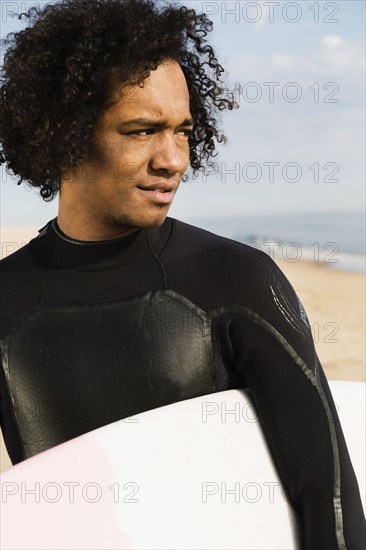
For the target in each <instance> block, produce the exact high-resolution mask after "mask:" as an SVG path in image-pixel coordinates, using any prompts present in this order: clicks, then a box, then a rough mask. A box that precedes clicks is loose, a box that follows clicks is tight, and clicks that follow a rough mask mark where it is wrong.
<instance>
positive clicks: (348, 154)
mask: <svg viewBox="0 0 366 550" xmlns="http://www.w3.org/2000/svg"><path fill="white" fill-rule="evenodd" d="M48 3H54V2H48ZM164 3H167V2H164ZM177 3H180V4H182V5H187V6H189V7H191V8H194V9H195V10H197V11H199V12H205V13H206V14H207V16H208V17H209V18H210V19H211V20H212V21H213V23H214V28H213V32H212V33H211V37H210V38H209V41H210V43H211V44H212V45H213V46H214V48H215V51H216V54H217V57H218V60H219V62H220V64H221V65H222V66H223V67H224V69H225V72H224V73H223V75H222V80H223V82H224V83H225V94H227V95H228V96H229V94H231V97H232V96H234V97H235V99H236V101H237V102H238V103H239V105H240V108H239V109H238V110H234V111H232V112H225V113H224V114H223V116H222V128H223V130H224V132H225V134H226V136H227V138H228V141H227V144H226V145H221V146H219V149H218V150H219V155H218V156H217V157H216V162H215V165H214V166H213V167H212V168H211V169H210V170H205V171H204V172H203V173H200V174H198V175H197V176H196V177H195V178H193V177H192V174H191V173H190V172H188V173H189V175H190V178H189V180H188V181H187V182H182V183H181V186H180V189H179V192H178V194H177V196H176V198H175V202H174V204H173V205H172V207H171V209H170V211H169V216H171V217H174V218H178V219H180V220H183V221H186V222H188V223H192V224H193V225H197V226H200V227H202V228H206V229H208V230H209V231H212V232H214V233H217V234H221V235H224V236H227V237H230V238H233V239H235V240H238V241H241V242H244V243H247V244H250V245H251V246H256V247H258V248H261V249H262V250H264V251H265V252H267V253H268V254H270V255H271V256H272V257H273V258H274V259H275V261H276V262H277V263H278V265H280V267H281V269H282V270H283V271H284V273H285V274H286V276H287V277H288V278H289V280H290V281H291V283H292V284H293V286H294V288H295V290H296V292H297V293H298V295H299V297H300V299H301V300H302V302H303V304H304V306H305V309H306V311H307V313H308V316H309V319H310V323H311V325H312V330H313V337H314V341H315V344H316V347H317V350H318V354H319V357H320V360H321V362H322V364H323V367H324V369H325V370H326V373H327V376H328V378H330V379H348V380H365V337H364V335H365V306H364V304H365V186H364V180H365V56H364V44H365V3H364V2H362V1H357V0H343V1H335V2H329V1H318V2H316V1H315V2H314V1H309V2H308V1H306V0H301V1H298V2H287V1H279V0H278V1H248V2H247V1H240V2H239V1H223V2H217V1H214V2H211V1H188V2H186V1H185V2H183V1H182V2H177ZM36 5H38V6H41V7H42V6H44V5H45V2H6V1H5V2H2V3H1V8H0V9H1V38H4V37H5V36H6V34H7V33H9V32H13V31H15V32H16V31H19V30H21V29H23V28H25V26H26V22H25V20H19V19H18V15H19V13H21V12H24V11H26V10H28V9H29V8H30V7H31V6H36ZM2 55H3V52H2ZM55 154H57V152H56V151H55ZM16 181H17V179H16V178H15V177H14V176H12V174H10V173H7V171H6V170H5V168H4V166H2V167H1V187H0V215H1V219H0V222H1V233H0V239H1V255H2V257H4V256H7V255H9V254H11V253H13V252H15V251H16V250H17V249H18V248H19V247H20V246H23V245H24V244H25V243H26V242H28V241H29V240H30V239H31V238H33V237H34V236H35V235H36V234H37V230H38V229H39V228H41V227H42V226H43V225H45V223H46V222H47V221H49V220H50V219H51V218H54V217H55V216H57V199H55V200H54V201H53V202H51V203H45V202H43V201H42V199H41V198H40V197H39V194H38V192H37V191H35V190H32V189H29V188H28V187H26V185H24V183H23V184H22V185H21V186H17V185H16Z"/></svg>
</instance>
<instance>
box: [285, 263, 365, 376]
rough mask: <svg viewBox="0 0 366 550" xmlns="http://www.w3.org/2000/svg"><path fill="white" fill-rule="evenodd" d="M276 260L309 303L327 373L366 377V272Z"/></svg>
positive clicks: (320, 264) (301, 296) (308, 313)
mask: <svg viewBox="0 0 366 550" xmlns="http://www.w3.org/2000/svg"><path fill="white" fill-rule="evenodd" d="M276 263H277V264H278V265H279V267H280V268H281V270H282V271H283V272H284V274H285V275H286V277H287V278H288V279H289V281H290V282H291V284H292V286H293V287H294V288H295V290H296V292H297V294H298V296H299V298H300V299H301V301H302V303H303V305H304V307H305V310H306V313H307V315H308V318H309V321H310V326H311V327H312V333H313V338H314V342H315V347H316V350H317V353H318V356H319V359H320V362H321V364H322V366H323V368H324V370H325V372H326V375H327V377H328V378H329V379H330V380H359V381H365V380H366V372H365V312H366V307H365V290H366V285H365V283H366V276H365V275H364V274H362V273H349V272H346V271H338V270H335V269H332V268H330V267H328V266H327V265H324V264H322V263H313V262H304V261H301V262H297V263H291V262H286V261H284V260H282V259H281V260H276Z"/></svg>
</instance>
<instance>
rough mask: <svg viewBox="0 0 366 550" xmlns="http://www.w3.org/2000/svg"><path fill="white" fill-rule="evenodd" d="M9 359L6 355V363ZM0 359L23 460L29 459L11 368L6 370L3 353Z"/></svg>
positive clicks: (0, 341)
mask: <svg viewBox="0 0 366 550" xmlns="http://www.w3.org/2000/svg"><path fill="white" fill-rule="evenodd" d="M1 343H3V345H2V347H1V350H2V351H4V344H5V346H7V344H6V343H5V342H3V340H0V344H1ZM7 358H8V354H6V361H7ZM0 359H1V368H2V369H3V372H4V379H5V385H6V389H7V392H8V396H9V399H10V403H11V407H10V413H11V415H12V417H13V421H14V426H15V429H16V432H17V434H18V439H19V444H20V447H21V449H22V454H23V458H22V460H25V459H26V458H27V453H26V451H25V446H24V443H23V439H22V435H21V433H20V429H19V425H18V421H17V417H16V412H15V403H14V396H13V394H12V391H11V387H10V386H11V385H10V368H9V367H8V368H7V369H5V365H4V356H3V354H2V352H1V357H0ZM6 373H8V376H7V375H6Z"/></svg>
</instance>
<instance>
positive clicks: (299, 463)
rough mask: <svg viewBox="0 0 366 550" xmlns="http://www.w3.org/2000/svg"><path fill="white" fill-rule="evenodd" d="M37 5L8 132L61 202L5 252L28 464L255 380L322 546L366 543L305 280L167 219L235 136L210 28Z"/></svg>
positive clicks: (155, 15) (18, 453)
mask: <svg viewBox="0 0 366 550" xmlns="http://www.w3.org/2000/svg"><path fill="white" fill-rule="evenodd" d="M31 15H32V17H33V19H36V22H35V24H34V26H33V27H32V28H29V29H27V31H26V32H24V34H23V35H20V36H19V38H18V41H17V43H16V45H14V47H13V50H10V49H9V54H8V57H7V58H6V60H5V77H4V78H3V84H2V88H1V99H0V103H1V108H2V111H1V113H2V114H1V115H0V139H1V142H2V145H3V157H4V160H6V161H7V162H8V166H9V167H10V168H11V169H12V170H13V171H14V173H17V174H19V176H20V177H21V178H22V179H25V180H27V181H28V182H29V183H30V184H31V185H33V186H38V187H41V193H42V196H43V197H44V198H46V199H48V198H52V197H53V196H55V195H56V193H57V192H58V191H60V198H59V211H58V216H57V218H56V219H54V220H51V221H50V222H49V223H48V224H47V225H46V226H45V227H44V228H42V230H40V232H39V235H38V236H37V237H36V238H35V239H33V240H32V241H31V242H30V243H29V244H28V245H26V246H25V247H23V248H22V249H21V250H19V251H18V252H16V253H15V254H13V255H11V256H9V257H8V258H6V259H4V260H3V261H2V262H1V263H0V282H1V291H0V296H1V309H0V311H1V341H0V347H1V359H2V368H1V371H0V372H1V414H2V429H3V432H4V439H5V442H6V445H7V448H8V451H9V454H10V457H11V459H12V461H13V462H14V463H16V462H19V461H21V460H24V459H25V458H28V457H30V456H33V455H34V454H36V453H38V452H40V451H42V450H45V449H48V448H50V447H52V446H54V445H57V444H59V443H62V442H63V441H66V440H68V439H71V438H72V437H75V436H77V435H80V434H82V433H85V432H87V431H90V430H92V429H95V428H97V427H99V426H102V425H105V424H108V423H110V422H113V421H115V420H118V419H121V418H125V417H128V416H131V415H134V414H137V413H140V412H142V411H146V410H150V409H153V408H155V407H159V406H163V405H166V404H169V403H173V402H176V401H179V400H183V399H189V398H192V397H196V396H199V395H205V394H209V393H212V392H214V391H222V390H226V389H229V388H237V387H244V386H245V387H248V388H249V389H250V391H251V395H252V397H253V400H254V402H255V405H256V407H257V410H258V415H259V418H260V420H261V424H262V427H263V430H264V433H265V435H266V438H267V442H268V445H269V447H270V449H271V452H272V456H273V460H274V462H275V464H276V466H277V468H278V471H279V474H280V476H281V479H282V481H283V483H284V486H285V488H286V490H287V493H288V496H289V499H290V501H291V503H292V505H293V507H294V508H295V509H296V510H297V511H298V512H299V513H300V514H301V516H302V518H303V525H304V540H305V548H307V549H320V548H321V549H330V550H333V549H337V550H340V549H345V548H347V549H348V550H354V549H360V548H362V545H363V544H364V538H363V536H364V518H363V512H362V506H361V502H360V496H359V490H358V486H357V482H356V479H355V475H354V472H353V469H352V465H351V463H350V459H349V456H348V452H347V448H346V445H345V442H344V438H343V434H342V430H341V427H340V425H339V421H338V417H337V414H336V411H335V407H334V404H333V402H332V397H331V394H330V391H329V388H328V384H327V381H326V379H325V376H324V373H323V370H322V368H321V366H320V364H319V362H318V359H317V356H316V353H315V350H314V344H313V341H312V337H311V331H310V328H309V323H308V320H307V317H306V314H305V312H304V310H303V308H302V305H301V303H300V302H299V300H298V298H297V295H296V293H295V291H294V290H293V289H292V287H291V285H290V284H289V282H288V281H287V279H286V278H285V277H284V275H283V274H282V272H281V271H280V270H279V269H278V268H277V266H276V265H275V264H274V262H273V261H272V260H271V259H270V258H269V257H268V256H267V255H265V254H263V253H261V252H259V251H257V250H255V249H253V248H250V247H248V246H245V245H243V244H240V243H238V242H235V241H232V240H229V239H225V238H222V237H218V236H216V235H214V234H212V233H209V232H207V231H203V230H201V229H199V228H196V227H193V226H190V225H188V224H185V223H182V222H180V221H178V220H175V219H172V218H169V217H168V216H167V213H168V210H169V207H170V205H171V203H172V200H173V198H174V195H175V193H176V192H177V189H178V186H179V183H180V181H181V180H182V178H183V175H184V173H185V172H186V170H187V167H188V165H189V163H190V164H191V166H192V167H193V168H194V169H199V168H200V167H201V166H202V165H203V160H208V159H209V157H210V156H212V154H213V151H214V141H213V139H214V138H215V139H216V140H218V141H220V140H222V136H220V133H219V132H218V130H217V127H216V120H215V118H214V113H215V109H217V108H223V107H225V106H227V107H229V108H233V107H234V106H235V105H234V104H233V103H232V102H230V101H228V100H225V99H223V98H222V97H220V94H221V92H222V89H221V88H220V86H219V85H218V82H217V80H215V79H214V80H213V79H212V78H211V77H210V74H209V73H208V72H207V71H209V69H211V70H214V71H215V78H216V79H217V78H218V77H219V76H220V74H221V72H222V68H221V67H220V65H218V63H217V60H216V58H215V57H214V53H213V50H212V48H210V47H209V46H207V45H204V42H205V39H204V37H205V36H206V34H207V31H208V30H210V28H211V25H210V22H209V21H208V20H207V19H206V18H205V16H204V15H197V14H196V12H195V11H194V10H187V9H179V8H175V7H172V6H165V9H164V10H162V11H159V10H158V6H157V5H154V4H153V3H152V2H148V1H147V0H138V1H137V0H135V1H132V0H126V1H122V0H88V1H86V0H69V1H64V2H62V3H59V4H55V5H53V6H51V7H49V8H46V9H45V10H44V11H43V12H42V13H40V14H37V17H35V15H34V13H32V14H31ZM9 43H10V41H9V42H8V44H9ZM205 65H206V66H205ZM192 200H193V199H192Z"/></svg>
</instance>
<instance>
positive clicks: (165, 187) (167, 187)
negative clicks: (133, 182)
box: [137, 183, 176, 204]
mask: <svg viewBox="0 0 366 550" xmlns="http://www.w3.org/2000/svg"><path fill="white" fill-rule="evenodd" d="M137 189H139V190H140V191H141V192H142V193H144V195H145V196H146V197H147V198H149V199H151V200H152V201H153V202H155V203H160V204H169V203H171V202H172V200H173V198H174V195H175V190H176V188H175V187H174V186H173V185H171V184H166V183H164V184H156V185H154V186H153V185H151V186H149V187H147V186H146V187H143V186H142V185H138V186H137Z"/></svg>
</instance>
